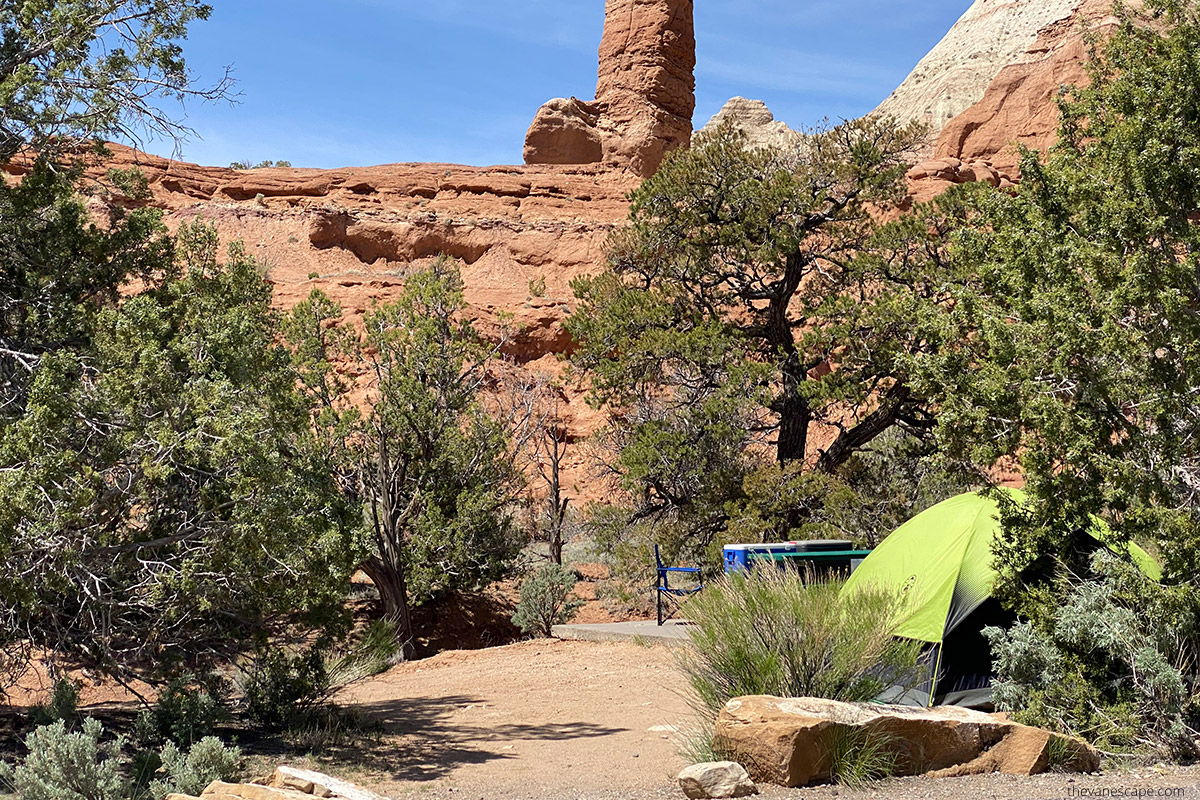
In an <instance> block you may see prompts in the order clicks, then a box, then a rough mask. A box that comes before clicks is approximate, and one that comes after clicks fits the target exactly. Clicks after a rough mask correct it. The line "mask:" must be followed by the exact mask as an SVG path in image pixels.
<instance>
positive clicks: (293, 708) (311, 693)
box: [242, 647, 330, 731]
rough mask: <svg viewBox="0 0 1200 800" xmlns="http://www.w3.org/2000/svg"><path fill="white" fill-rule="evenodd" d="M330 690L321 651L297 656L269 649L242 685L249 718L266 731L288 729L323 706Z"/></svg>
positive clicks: (261, 656)
mask: <svg viewBox="0 0 1200 800" xmlns="http://www.w3.org/2000/svg"><path fill="white" fill-rule="evenodd" d="M329 690H330V682H329V674H328V670H327V669H326V665H325V658H324V654H323V653H322V651H321V649H320V648H318V647H311V648H309V649H307V650H305V651H303V652H300V653H296V654H291V653H288V652H286V651H284V650H280V649H274V650H267V651H265V652H263V653H260V654H259V655H258V656H257V657H256V658H255V659H254V661H253V662H252V664H251V667H250V670H249V671H248V672H247V674H246V678H245V683H244V685H243V686H242V692H243V696H244V703H245V712H246V718H247V719H248V720H249V721H250V722H252V723H253V724H254V725H255V726H256V727H258V728H261V729H262V730H266V731H281V730H285V729H287V728H289V727H293V726H295V725H297V724H300V723H301V722H302V721H303V720H304V718H305V717H306V716H307V715H308V714H310V713H311V712H312V711H313V709H315V708H316V707H318V706H319V705H321V704H322V703H323V702H324V701H325V699H326V698H327V697H328V696H329Z"/></svg>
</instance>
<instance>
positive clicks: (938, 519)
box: [842, 489, 1162, 706]
mask: <svg viewBox="0 0 1200 800" xmlns="http://www.w3.org/2000/svg"><path fill="white" fill-rule="evenodd" d="M1001 491H1006V492H1008V493H1009V494H1010V495H1011V496H1012V497H1013V499H1015V500H1016V501H1017V502H1023V501H1024V497H1025V495H1024V493H1023V492H1020V491H1018V490H1015V489H1005V490H1001ZM1103 530H1104V523H1103V522H1101V521H1100V520H1096V527H1095V528H1094V529H1093V531H1092V532H1091V533H1092V536H1093V537H1095V538H1097V539H1099V538H1100V537H1099V535H1098V531H1099V532H1102V531H1103ZM999 533H1000V507H999V504H998V503H997V502H996V501H995V500H994V499H992V498H991V497H989V496H987V495H984V494H977V493H970V494H963V495H959V496H957V497H952V498H951V499H949V500H946V501H944V502H942V503H939V504H937V505H935V506H933V507H932V508H929V509H927V510H925V511H923V512H921V513H920V514H918V515H917V516H915V517H913V518H912V519H910V520H909V521H908V522H906V523H904V524H903V525H901V526H900V527H899V528H897V529H896V530H895V532H893V533H892V534H891V535H890V536H888V537H887V538H886V539H884V540H883V543H882V544H880V545H879V547H877V548H875V550H874V551H872V553H871V554H870V555H869V556H867V558H866V559H865V560H864V561H863V562H862V564H861V565H859V567H858V569H857V570H855V572H854V574H852V575H851V576H850V578H849V580H848V581H847V582H846V585H845V586H844V587H843V589H842V592H843V593H848V592H855V591H860V590H861V589H862V588H863V587H866V586H873V587H877V588H881V589H884V590H886V591H890V592H895V593H896V594H897V595H899V596H901V597H902V598H903V602H904V607H903V609H902V610H901V612H900V619H899V624H898V627H897V630H896V635H898V636H901V637H903V638H907V639H915V640H917V641H921V642H928V643H929V644H930V645H932V648H931V651H930V654H929V655H930V659H931V665H932V667H933V671H932V677H931V678H930V680H929V681H928V682H927V683H926V685H925V687H923V688H922V689H920V690H916V691H913V692H909V693H908V694H906V695H904V696H903V697H900V696H897V697H888V698H887V699H890V700H893V701H896V700H900V701H902V702H915V703H916V704H921V705H933V704H934V703H938V704H944V705H967V706H978V705H987V704H989V703H990V702H991V688H990V687H991V677H992V675H991V672H992V667H991V648H990V646H989V645H988V643H987V641H986V640H985V639H984V638H983V635H982V630H983V628H985V627H987V626H989V625H999V626H1001V627H1007V626H1009V625H1010V624H1012V622H1013V617H1012V615H1011V614H1010V613H1008V612H1006V611H1005V610H1004V609H1003V608H1001V606H1000V604H999V602H998V601H996V599H995V598H994V597H992V591H993V589H994V588H995V585H996V579H997V577H998V575H997V573H996V570H995V569H994V568H993V565H992V547H993V543H994V542H995V540H996V537H997V536H998V534H999ZM1129 555H1130V557H1131V558H1132V560H1133V562H1134V563H1135V564H1136V565H1137V566H1138V567H1139V569H1141V570H1142V572H1144V573H1145V574H1146V575H1147V576H1149V577H1150V578H1151V579H1153V580H1161V579H1162V569H1161V568H1160V567H1159V565H1158V564H1157V563H1155V561H1154V559H1152V558H1151V557H1150V555H1149V554H1147V553H1146V551H1145V550H1143V549H1142V548H1140V547H1138V546H1137V545H1135V544H1132V543H1131V544H1130V545H1129Z"/></svg>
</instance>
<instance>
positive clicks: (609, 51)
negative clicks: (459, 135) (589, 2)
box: [525, 0, 696, 177]
mask: <svg viewBox="0 0 1200 800" xmlns="http://www.w3.org/2000/svg"><path fill="white" fill-rule="evenodd" d="M599 56H600V67H599V70H598V74H597V81H596V99H595V102H593V103H584V102H581V101H579V100H576V99H575V98H571V99H569V100H563V99H556V100H551V101H550V102H549V103H547V104H546V105H544V106H542V107H541V108H540V109H539V110H538V112H537V114H536V115H535V117H534V120H533V124H532V125H531V126H530V128H529V131H528V133H527V134H526V136H525V163H527V164H590V163H597V162H603V163H605V164H611V165H614V166H619V167H623V168H625V169H628V170H630V171H631V172H633V173H634V174H636V175H638V176H640V177H647V176H649V175H653V174H654V172H655V170H657V169H658V165H659V164H660V163H662V159H663V157H664V156H665V155H666V154H667V153H668V152H669V151H671V150H673V149H675V148H677V147H681V146H683V145H686V144H687V143H688V141H689V140H690V139H691V135H692V114H693V112H694V111H695V108H696V79H695V74H694V73H695V68H696V35H695V27H694V22H693V13H692V0H607V4H606V6H605V16H604V35H603V38H602V39H601V42H600V53H599Z"/></svg>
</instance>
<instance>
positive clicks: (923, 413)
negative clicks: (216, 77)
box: [567, 118, 941, 564]
mask: <svg viewBox="0 0 1200 800" xmlns="http://www.w3.org/2000/svg"><path fill="white" fill-rule="evenodd" d="M922 134H923V131H922V130H921V129H920V128H918V127H915V126H909V127H902V126H897V125H896V124H895V123H893V122H891V121H890V120H886V119H875V118H867V119H863V120H858V121H854V122H847V123H843V124H841V125H838V126H834V127H828V128H823V129H821V130H817V131H814V132H812V133H811V134H810V135H809V136H807V137H806V138H805V140H804V142H803V144H802V145H800V146H799V147H798V148H797V149H796V150H795V151H774V150H770V149H763V148H750V147H748V146H747V145H746V143H745V141H744V137H742V136H741V134H740V133H738V132H737V131H736V130H735V129H733V128H731V127H726V128H723V129H721V130H718V131H716V132H715V133H712V134H708V135H706V136H701V137H698V138H697V140H696V141H695V142H694V143H693V146H692V147H691V148H689V149H687V150H683V151H680V152H678V153H675V154H672V155H671V156H670V157H668V159H667V160H666V162H665V163H664V165H663V166H662V168H661V169H660V170H659V172H658V173H657V174H656V175H655V176H654V177H652V178H650V179H648V180H647V181H645V182H644V183H643V184H642V186H641V187H640V188H639V189H637V190H636V191H635V192H634V193H633V196H632V200H633V204H632V210H631V217H630V219H631V226H630V227H629V228H628V229H626V230H623V231H622V232H620V233H618V234H616V235H615V236H614V238H613V239H612V241H611V244H610V265H609V268H608V269H607V270H606V271H604V272H602V273H601V274H600V275H597V276H594V277H587V278H581V279H579V280H578V281H576V282H575V284H574V289H575V292H576V294H577V296H578V297H579V299H580V301H581V302H580V307H579V309H578V310H577V311H576V313H575V314H573V315H572V316H571V318H570V319H569V320H568V323H567V326H568V328H569V330H570V331H571V333H572V334H573V335H574V337H575V338H576V340H577V341H579V342H580V347H579V349H578V350H577V351H576V353H575V354H574V355H573V357H572V360H573V363H574V365H575V366H576V367H578V368H579V369H581V370H582V371H584V372H585V373H586V374H587V375H588V377H589V378H590V379H591V384H590V385H591V388H592V392H591V396H590V399H591V401H592V402H593V403H595V404H596V405H597V406H602V407H604V408H606V409H607V410H608V411H609V413H610V421H611V424H610V426H609V427H608V429H607V431H606V432H605V433H604V434H603V436H602V437H601V439H600V440H599V442H598V447H599V450H600V452H601V453H603V454H605V456H606V460H607V463H608V465H609V467H610V468H611V472H612V475H613V478H614V481H615V482H616V483H617V485H618V486H619V488H620V489H621V490H623V492H624V496H625V502H624V504H623V505H624V506H625V508H624V509H623V510H621V511H615V512H612V513H608V512H601V513H600V515H599V516H598V517H596V518H595V519H594V523H595V525H594V527H595V529H596V530H597V534H598V536H600V537H601V538H602V540H604V542H605V544H606V546H608V547H609V549H611V550H613V551H619V550H620V548H621V547H622V546H628V544H629V543H631V542H636V543H637V545H636V550H637V552H638V555H639V556H642V555H644V553H645V549H646V545H647V544H648V543H649V542H650V541H651V540H653V541H656V542H658V543H659V544H661V545H662V546H663V547H664V552H665V553H666V554H667V556H668V557H669V558H671V559H673V560H674V559H679V560H688V561H697V562H704V563H716V561H717V559H714V557H713V556H714V553H715V552H716V551H717V550H719V547H720V545H721V544H722V543H723V542H729V541H761V540H777V539H788V538H811V537H813V536H828V535H830V534H834V535H839V536H847V535H848V536H850V538H855V539H862V540H864V541H871V540H873V539H874V538H875V537H876V535H877V534H876V531H875V530H873V529H871V530H864V529H869V528H872V524H871V522H869V521H867V520H866V519H865V518H863V517H857V516H856V512H855V507H856V506H872V505H875V506H878V505H879V504H880V502H881V501H880V499H879V498H877V497H876V496H875V495H874V494H873V492H874V490H875V488H876V487H875V486H874V485H873V481H872V480H870V479H869V478H868V479H865V480H861V481H860V480H856V479H857V478H858V477H863V476H864V471H863V462H861V460H860V459H861V458H862V457H863V456H864V455H865V454H866V453H868V452H869V451H870V450H871V449H872V447H873V446H874V445H875V444H876V443H878V442H880V437H882V436H883V435H884V434H888V433H889V432H892V433H895V432H899V431H903V432H904V436H906V437H909V438H912V439H913V440H915V441H916V442H917V445H918V446H916V447H913V448H911V449H910V452H911V453H914V454H915V453H916V451H917V450H918V449H919V445H920V443H921V442H922V441H923V440H925V439H927V438H928V434H929V432H930V430H931V428H932V426H933V416H932V414H933V407H932V405H931V397H932V396H933V394H932V393H930V392H920V391H916V389H915V387H914V385H913V383H912V381H911V380H910V375H909V364H910V361H909V360H908V359H909V357H910V356H912V355H913V354H914V353H917V352H923V351H925V350H928V349H936V348H937V347H938V346H939V340H938V339H937V338H936V337H926V336H924V335H923V332H922V331H921V330H920V329H918V328H917V327H915V321H917V320H920V319H923V318H924V317H923V316H922V314H920V313H918V310H919V309H921V308H924V307H926V306H929V307H931V308H932V307H936V302H935V301H936V298H937V297H938V296H939V291H940V290H939V287H938V286H937V285H936V284H935V283H934V282H932V281H928V280H926V276H925V275H924V274H923V271H922V270H921V269H915V268H914V267H915V266H916V265H917V263H918V261H919V259H916V258H914V257H913V254H914V253H915V252H921V247H922V244H923V241H922V237H925V236H926V233H925V232H924V231H918V230H916V229H913V230H908V231H905V234H906V235H905V236H898V235H895V229H889V233H890V234H892V236H891V238H887V237H882V236H881V235H880V232H879V229H878V226H877V224H876V223H875V222H874V219H873V217H872V215H871V213H870V208H871V207H873V206H876V207H877V206H884V207H886V206H887V205H888V204H889V203H893V202H897V201H899V200H900V198H901V197H902V196H903V186H904V182H903V175H904V170H905V160H904V159H905V156H906V154H907V153H908V152H909V150H910V149H911V148H912V147H913V146H914V145H915V144H916V143H917V142H919V141H920V139H921V136H922ZM921 266H922V269H923V264H922V265H921ZM880 452H883V451H882V450H881V451H880ZM888 472H889V470H884V473H885V474H887V473H888ZM936 499H941V498H940V497H939V498H936ZM878 521H879V520H876V522H878ZM860 534H865V535H860ZM631 560H632V559H631ZM638 560H640V561H641V563H643V564H644V563H647V562H646V561H645V559H643V558H639V559H638Z"/></svg>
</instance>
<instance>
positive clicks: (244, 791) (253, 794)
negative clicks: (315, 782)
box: [200, 781, 312, 800]
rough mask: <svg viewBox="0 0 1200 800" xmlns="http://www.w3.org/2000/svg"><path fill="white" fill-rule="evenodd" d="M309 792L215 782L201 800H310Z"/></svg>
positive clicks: (205, 791) (209, 786) (253, 784)
mask: <svg viewBox="0 0 1200 800" xmlns="http://www.w3.org/2000/svg"><path fill="white" fill-rule="evenodd" d="M310 798H312V795H311V794H310V793H308V792H298V791H295V790H293V789H277V788H275V787H273V786H260V785H259V784H255V783H225V782H224V781H213V782H212V783H210V784H209V785H208V788H207V789H205V790H204V791H203V792H201V793H200V800H309V799H310Z"/></svg>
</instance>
